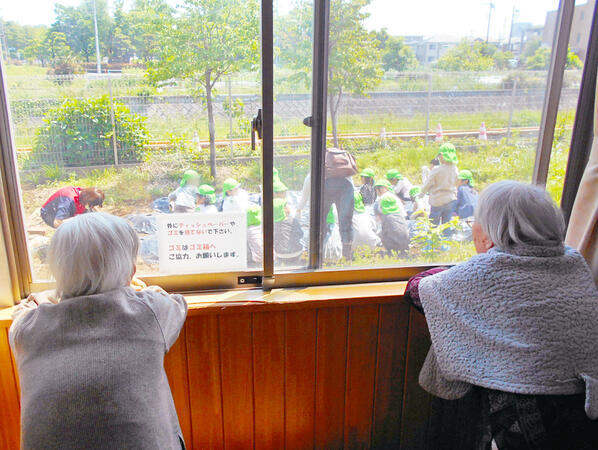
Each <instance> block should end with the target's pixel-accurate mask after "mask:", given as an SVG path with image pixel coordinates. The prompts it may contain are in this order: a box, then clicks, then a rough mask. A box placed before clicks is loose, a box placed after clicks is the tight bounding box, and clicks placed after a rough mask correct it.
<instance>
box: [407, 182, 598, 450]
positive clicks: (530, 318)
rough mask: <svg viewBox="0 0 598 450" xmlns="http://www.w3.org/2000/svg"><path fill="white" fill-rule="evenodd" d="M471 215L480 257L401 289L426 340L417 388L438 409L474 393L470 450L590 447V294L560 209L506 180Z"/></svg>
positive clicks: (595, 303) (594, 374) (593, 303)
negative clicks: (478, 420) (474, 434)
mask: <svg viewBox="0 0 598 450" xmlns="http://www.w3.org/2000/svg"><path fill="white" fill-rule="evenodd" d="M474 217H475V223H474V225H473V239H474V243H475V247H476V250H477V252H478V255H476V256H474V257H472V258H471V259H470V260H469V261H466V262H464V263H461V264H458V265H456V266H454V267H452V268H450V269H448V270H443V269H432V270H430V271H427V272H424V273H422V274H419V275H417V276H415V277H414V278H412V279H411V280H410V281H409V283H408V286H407V291H406V297H407V299H408V300H410V301H411V302H412V304H413V305H414V306H415V307H417V308H418V309H420V310H421V311H422V312H424V313H425V315H426V320H427V323H428V328H429V330H430V336H431V339H432V346H431V347H430V350H429V352H428V356H427V358H426V361H425V363H424V366H423V368H422V370H421V372H420V377H419V382H420V385H421V386H422V387H423V388H424V389H425V390H427V391H428V392H430V393H431V394H433V395H436V396H438V397H441V398H444V399H447V400H452V399H457V398H461V397H463V396H464V395H466V394H467V393H468V392H469V391H470V390H472V389H477V390H479V391H480V393H481V398H482V411H481V417H482V427H481V428H480V430H481V432H480V434H479V436H478V438H479V443H480V446H479V448H484V449H489V448H490V445H491V440H494V441H495V443H496V445H497V446H498V448H499V449H501V448H508V449H519V448H534V449H536V448H537V449H553V448H555V449H557V448H558V449H568V448H575V449H586V448H587V449H590V448H591V449H596V448H598V421H597V420H596V419H598V291H597V289H596V285H595V284H594V280H593V278H592V274H591V273H590V270H589V268H588V265H587V264H586V262H585V260H584V259H583V257H582V256H581V255H580V254H579V253H578V252H577V251H576V250H574V249H573V248H571V247H568V246H566V245H564V244H563V240H564V235H565V222H564V220H563V216H562V214H561V211H560V210H559V209H558V207H557V206H556V205H555V203H554V202H553V201H552V200H551V199H550V197H549V196H548V194H547V193H546V192H545V191H543V190H541V189H539V188H537V187H534V186H530V185H527V184H523V183H517V182H514V181H503V182H499V183H495V184H493V185H490V186H489V187H487V188H486V189H485V190H484V191H483V193H482V194H481V196H480V199H479V202H478V205H477V208H476V211H475V216H474Z"/></svg>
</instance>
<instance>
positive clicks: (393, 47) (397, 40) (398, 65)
mask: <svg viewBox="0 0 598 450" xmlns="http://www.w3.org/2000/svg"><path fill="white" fill-rule="evenodd" d="M382 62H383V64H384V69H385V70H397V71H399V72H401V71H404V70H410V69H415V68H416V67H417V66H418V61H417V58H416V57H415V54H414V53H413V50H412V49H411V47H408V46H407V45H405V40H404V39H403V37H402V36H389V37H388V39H387V41H386V42H385V46H384V48H383V50H382Z"/></svg>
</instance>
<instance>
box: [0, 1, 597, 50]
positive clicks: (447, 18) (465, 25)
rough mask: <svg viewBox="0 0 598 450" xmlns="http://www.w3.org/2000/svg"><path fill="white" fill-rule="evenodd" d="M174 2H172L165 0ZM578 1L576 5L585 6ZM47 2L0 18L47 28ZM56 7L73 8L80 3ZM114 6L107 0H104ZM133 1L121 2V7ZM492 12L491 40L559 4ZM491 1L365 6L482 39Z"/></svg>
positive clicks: (6, 4)
mask: <svg viewBox="0 0 598 450" xmlns="http://www.w3.org/2000/svg"><path fill="white" fill-rule="evenodd" d="M168 1H169V3H172V4H176V3H177V1H176V0H168ZM276 1H277V2H278V12H279V14H283V13H285V12H286V11H288V10H289V9H290V8H291V6H292V4H293V0H275V2H276ZM585 2H586V0H578V1H577V2H576V3H578V4H581V3H585ZM55 3H57V2H54V1H48V0H1V1H0V16H1V17H2V18H3V19H5V20H14V21H17V22H19V23H23V24H30V25H34V24H46V25H49V24H51V23H52V22H53V20H54V4H55ZM58 3H62V4H65V5H76V4H78V3H79V0H60V1H59V2H58ZM109 3H110V4H113V1H112V0H109ZM132 3H133V0H125V7H127V6H128V5H130V4H132ZM493 3H494V5H495V8H494V10H493V12H492V16H491V23H490V36H491V39H493V40H496V39H500V38H504V39H506V38H507V37H508V33H509V27H510V23H511V14H512V12H513V7H516V8H517V10H518V12H517V15H516V21H517V22H532V23H534V24H537V25H542V24H544V19H545V17H546V12H547V11H550V10H554V9H556V8H557V7H558V0H493ZM489 5H490V2H489V1H486V0H373V1H372V4H371V5H370V6H369V7H368V10H369V12H370V13H371V17H370V18H369V19H368V21H367V24H366V25H367V27H368V28H370V29H380V28H387V29H388V31H389V33H390V34H394V35H425V36H431V35H447V36H468V37H483V38H485V37H486V27H487V25H488V12H489Z"/></svg>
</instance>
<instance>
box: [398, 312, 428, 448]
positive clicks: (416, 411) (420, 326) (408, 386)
mask: <svg viewBox="0 0 598 450" xmlns="http://www.w3.org/2000/svg"><path fill="white" fill-rule="evenodd" d="M429 347H430V338H429V334H428V330H427V325H426V319H425V317H424V315H423V314H422V313H420V312H419V311H417V310H416V309H415V308H411V309H410V313H409V334H408V338H407V366H406V368H405V395H404V398H403V414H402V419H401V448H408V449H413V450H416V449H424V448H426V432H427V430H428V415H429V412H430V395H429V394H428V393H426V392H425V391H424V390H423V389H422V388H421V387H420V386H419V383H418V378H419V371H420V369H421V367H422V365H423V363H424V360H425V359H426V355H427V354H428V348H429Z"/></svg>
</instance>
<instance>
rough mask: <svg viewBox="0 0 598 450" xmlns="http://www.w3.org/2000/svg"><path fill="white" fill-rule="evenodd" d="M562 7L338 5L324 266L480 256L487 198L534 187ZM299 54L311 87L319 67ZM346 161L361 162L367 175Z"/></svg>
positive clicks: (333, 26)
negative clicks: (474, 236)
mask: <svg viewBox="0 0 598 450" xmlns="http://www.w3.org/2000/svg"><path fill="white" fill-rule="evenodd" d="M296 5H297V6H295V7H293V8H291V9H290V10H289V11H288V13H286V15H287V17H289V18H293V17H294V18H295V20H303V23H304V25H303V26H305V27H306V26H309V21H310V20H311V18H307V17H306V18H303V19H301V18H300V17H301V14H300V11H301V8H302V5H304V3H303V2H301V1H300V2H298V3H296ZM557 7H558V1H556V0H553V1H533V2H517V4H516V5H515V7H514V2H512V1H506V0H505V1H500V0H498V1H493V2H491V3H488V2H481V3H476V4H473V3H471V2H465V1H457V2H445V1H440V0H438V1H428V2H411V3H409V4H407V3H405V2H396V1H392V0H372V1H358V0H332V1H331V12H330V43H329V52H330V63H329V66H330V67H329V73H328V76H329V83H328V88H329V90H328V113H329V115H328V133H329V136H328V156H327V161H328V162H329V164H330V165H329V167H328V169H327V171H328V178H327V180H326V183H325V187H324V189H323V192H321V193H318V195H321V197H322V198H323V201H324V208H325V210H326V211H325V213H324V218H326V216H327V213H328V212H329V211H332V212H331V213H330V216H329V217H330V221H327V222H326V224H324V228H325V232H324V233H323V234H322V236H321V237H320V240H321V245H322V247H323V249H324V250H323V254H324V255H325V261H324V267H328V268H334V267H349V266H350V267H371V266H390V265H409V264H421V263H440V262H453V261H459V260H463V259H466V258H468V257H469V256H471V255H472V254H473V253H474V251H475V250H474V247H473V244H472V242H471V228H470V223H471V215H472V211H473V203H474V202H475V198H476V195H477V193H478V192H480V191H481V190H482V189H483V188H484V187H485V186H487V185H488V184H489V183H492V182H495V181H499V180H504V179H514V180H521V181H526V182H529V181H531V175H532V169H533V165H534V159H535V152H536V146H537V142H538V132H539V126H540V123H541V112H542V106H543V103H544V95H545V88H546V81H547V69H548V62H549V60H550V54H551V45H552V41H553V37H554V31H555V22H556V8H557ZM431 11H433V14H431ZM464 11H466V13H464ZM289 29H290V28H289ZM287 39H289V40H290V41H291V42H293V43H294V42H298V41H299V36H298V35H292V34H291V36H288V38H287ZM286 47H287V48H290V49H291V50H289V51H290V54H289V56H288V57H289V58H290V59H291V60H292V61H293V64H294V65H293V64H290V63H289V64H288V65H287V66H288V67H289V72H291V75H294V78H298V77H300V74H302V73H304V72H305V71H306V70H307V69H305V68H306V67H309V62H308V61H307V60H305V59H304V60H303V62H302V61H301V58H300V57H299V55H297V54H296V52H295V50H294V48H293V45H290V44H288V45H287V46H286ZM284 49H285V45H284V43H283V44H281V54H282V55H284V53H285V51H284ZM281 61H284V59H281ZM297 64H304V67H303V69H302V68H301V67H295V66H296V65H297ZM292 78H293V77H289V79H292ZM296 89H299V88H296ZM447 144H448V146H446V145H447ZM443 146H444V147H443ZM334 149H338V150H334ZM345 152H347V153H349V154H351V155H352V156H353V157H354V158H355V160H356V165H357V171H356V173H355V174H353V175H350V174H351V170H350V166H351V164H350V162H351V161H350V158H348V157H347V156H346V154H345ZM439 154H441V155H442V157H440V158H439ZM347 169H349V170H347ZM366 169H367V170H366ZM463 170H466V171H467V172H461V171H463ZM362 174H363V175H364V177H363V178H362V177H361V176H360V175H362ZM459 174H460V175H459ZM469 178H471V181H468V179H469ZM457 184H459V185H461V187H458V186H457ZM414 188H419V189H421V192H419V191H418V189H414ZM418 192H419V193H418ZM358 194H359V195H358ZM356 199H357V201H356ZM328 208H331V210H329V209H328ZM343 256H344V257H343ZM350 259H352V260H353V261H352V262H349V261H348V260H350Z"/></svg>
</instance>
